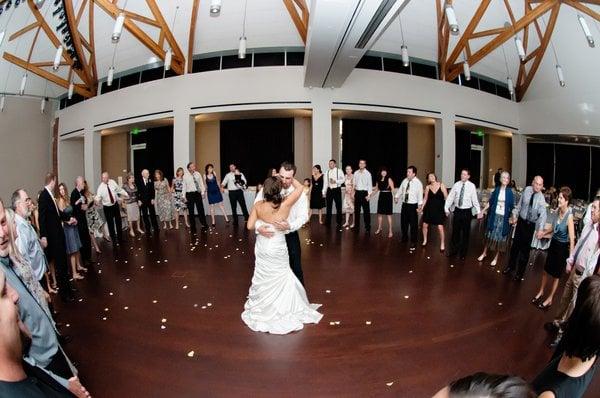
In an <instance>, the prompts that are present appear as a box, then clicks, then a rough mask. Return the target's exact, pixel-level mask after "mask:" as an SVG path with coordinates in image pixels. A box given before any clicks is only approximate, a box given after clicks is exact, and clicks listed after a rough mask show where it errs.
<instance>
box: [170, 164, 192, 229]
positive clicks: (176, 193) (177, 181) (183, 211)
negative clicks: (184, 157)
mask: <svg viewBox="0 0 600 398" xmlns="http://www.w3.org/2000/svg"><path fill="white" fill-rule="evenodd" d="M171 192H172V193H173V205H174V206H175V229H179V217H180V216H182V215H183V219H184V220H185V226H186V227H188V228H189V227H190V223H189V221H188V209H187V205H186V204H185V196H184V195H183V167H179V168H178V169H177V171H176V172H175V178H173V184H172V185H171Z"/></svg>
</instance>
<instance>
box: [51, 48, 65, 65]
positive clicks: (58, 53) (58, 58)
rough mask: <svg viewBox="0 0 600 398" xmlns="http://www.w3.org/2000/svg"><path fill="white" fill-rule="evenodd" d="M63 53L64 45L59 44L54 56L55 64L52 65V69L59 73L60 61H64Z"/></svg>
mask: <svg viewBox="0 0 600 398" xmlns="http://www.w3.org/2000/svg"><path fill="white" fill-rule="evenodd" d="M62 53H63V46H62V44H59V45H58V47H57V48H56V54H54V63H53V64H52V69H53V70H55V71H57V70H58V67H59V66H60V61H61V59H62Z"/></svg>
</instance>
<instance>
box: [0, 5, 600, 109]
mask: <svg viewBox="0 0 600 398" xmlns="http://www.w3.org/2000/svg"><path fill="white" fill-rule="evenodd" d="M25 1H26V0H23V2H22V3H24V2H25ZM81 1H82V0H73V3H74V5H75V8H76V9H77V8H78V5H79V4H80V3H81ZM313 1H318V0H313ZM509 1H510V4H511V5H512V8H513V10H514V13H515V17H516V18H519V17H521V16H522V15H523V9H524V6H523V3H524V1H523V0H509ZM157 2H158V4H159V7H160V9H161V11H162V12H163V15H164V17H165V20H166V21H167V22H168V23H169V24H171V23H172V21H173V16H174V15H175V9H176V7H177V6H178V7H179V10H178V12H177V19H176V23H175V28H174V29H173V30H174V35H175V38H176V39H177V42H178V43H179V46H180V48H181V50H182V51H183V53H184V54H187V45H188V34H189V24H190V14H191V7H192V1H191V0H158V1H157ZM52 3H53V1H51V0H47V1H46V2H45V4H44V6H43V8H42V10H41V12H42V14H45V15H46V18H47V20H49V21H50V26H51V27H52V28H54V26H56V25H57V24H58V22H57V20H52V15H51V12H52V10H53V9H54V7H53V5H52ZM122 3H123V1H122V0H121V2H120V3H119V4H122ZM209 3H210V2H209V1H208V0H202V1H200V11H199V14H198V21H197V28H196V33H195V45H194V53H195V54H200V53H207V52H216V51H226V50H235V49H236V48H237V43H238V38H239V36H240V35H241V31H242V21H243V14H244V1H243V0H223V7H222V11H221V15H220V16H219V17H216V18H215V17H210V16H209V10H208V7H209ZM435 3H436V0H412V1H411V2H410V3H409V4H408V5H407V6H406V8H405V9H404V10H403V11H402V14H401V18H402V23H403V28H404V36H405V40H406V44H407V45H408V48H409V52H410V55H411V56H413V57H418V58H422V59H427V60H431V61H434V62H435V61H437V29H436V24H437V21H436V12H435ZM479 3H480V2H479V1H477V0H456V1H455V2H454V4H455V6H454V7H455V10H456V14H457V18H458V21H459V24H460V27H461V29H464V28H465V27H466V25H467V23H468V21H469V20H470V18H471V16H472V15H473V13H474V12H475V10H476V8H477V6H478V4H479ZM589 7H590V8H592V9H594V10H595V11H597V12H600V6H593V5H590V6H589ZM126 8H127V9H128V10H130V11H133V12H136V13H138V14H141V15H144V16H147V17H152V15H151V13H150V10H149V9H148V7H147V5H146V2H145V1H144V0H129V1H128V3H127V6H126ZM576 16H577V14H576V12H575V10H573V9H572V8H570V7H567V6H565V5H563V6H562V7H561V11H560V15H559V17H558V22H557V24H556V30H555V34H554V35H553V43H554V46H555V48H556V52H557V54H558V57H559V61H560V63H561V65H562V66H563V69H564V72H565V77H566V80H567V87H566V88H560V87H558V85H557V83H556V74H555V69H554V65H555V61H554V56H553V53H552V50H551V48H549V49H548V51H547V52H546V54H545V56H544V60H543V62H542V64H541V65H540V68H539V70H538V73H537V75H536V77H535V79H534V81H533V83H532V85H531V87H530V88H529V91H528V93H527V95H526V97H525V100H527V99H528V98H532V97H538V96H552V95H559V94H561V95H565V94H567V95H570V96H574V97H576V96H577V93H578V92H579V90H592V89H593V90H596V91H597V90H598V89H599V88H600V77H599V75H600V74H598V73H597V71H598V70H600V24H599V23H597V22H595V21H593V20H592V19H591V18H589V17H587V16H586V19H587V21H588V24H589V25H590V28H591V30H592V33H593V34H594V36H595V38H596V41H597V46H596V48H589V47H588V46H587V42H586V40H585V38H584V36H583V34H582V32H581V28H580V26H579V24H578V21H577V18H576ZM545 18H546V20H548V15H546V17H545ZM9 19H10V22H9ZM33 20H34V19H33V16H32V15H31V12H30V10H29V7H28V6H27V4H21V5H20V6H19V7H18V8H14V5H13V7H12V8H11V10H9V11H8V12H4V13H3V14H2V15H1V16H0V31H1V30H4V29H6V32H7V35H6V36H7V37H5V39H4V41H3V43H2V46H1V47H0V53H4V52H5V51H7V52H10V53H13V54H15V55H17V56H19V57H21V58H27V53H28V51H29V47H30V44H31V42H32V40H33V37H34V34H35V30H32V31H30V32H28V33H27V34H25V35H23V36H21V37H20V38H19V39H17V40H14V41H12V42H9V41H8V36H10V34H12V33H14V32H16V31H18V30H19V29H21V28H23V27H24V26H26V25H27V24H29V23H31V22H33ZM83 20H84V21H83V22H82V23H81V26H80V30H81V31H82V32H84V34H85V32H87V23H86V22H85V21H86V20H87V12H86V13H85V14H84V17H83ZM506 20H508V14H507V12H506V10H505V8H504V4H503V1H502V0H494V1H492V4H491V5H490V6H489V9H488V11H487V13H486V15H485V16H484V18H483V19H482V21H481V23H480V26H479V28H478V29H477V30H484V29H489V28H496V27H501V26H502V25H503V24H504V22H505V21H506ZM7 24H8V26H7ZM113 24H114V20H113V19H112V18H111V17H109V16H108V15H107V14H106V13H105V12H104V11H103V10H101V9H100V8H99V7H96V8H95V45H96V60H97V64H98V74H99V77H100V78H102V77H104V76H105V75H106V72H107V70H108V68H109V66H110V64H111V60H112V54H113V50H114V45H113V44H112V43H111V41H110V33H111V32H112V27H113ZM139 26H140V27H143V29H144V30H145V31H146V32H147V33H148V34H149V35H150V36H151V37H153V38H155V39H156V38H157V36H158V33H157V30H156V29H154V28H152V27H148V26H146V25H144V24H139ZM246 37H247V38H248V48H261V47H297V46H303V43H302V41H301V39H300V36H299V34H298V32H297V31H296V28H295V26H294V24H293V23H292V21H291V18H290V16H289V14H288V12H287V10H286V8H285V6H284V4H283V1H282V0H248V8H247V19H246ZM530 38H532V39H533V40H534V41H533V42H530V46H529V48H535V46H537V44H538V43H537V35H535V34H530ZM457 40H458V38H457V37H455V36H452V38H451V44H450V49H452V47H453V46H454V44H455V43H456V41H457ZM485 40H489V38H488V39H480V40H476V41H471V47H472V50H473V51H476V50H477V49H478V48H479V47H480V46H481V45H482V43H484V42H485ZM401 43H402V40H401V35H400V28H399V24H398V23H397V22H395V23H392V24H391V26H390V27H389V29H388V30H387V31H386V32H384V33H383V35H382V36H381V38H380V39H379V40H378V42H377V43H375V45H374V46H373V48H371V50H374V51H382V52H388V53H399V50H400V45H401ZM504 49H505V52H506V57H507V59H508V66H509V74H510V75H511V76H512V77H513V80H516V73H517V66H518V57H517V54H516V50H515V46H514V42H513V41H512V40H509V41H508V42H506V43H505V44H504ZM54 52H55V49H54V48H53V47H52V46H51V44H50V42H49V40H48V39H46V38H45V36H44V35H43V32H42V33H40V37H39V38H38V42H37V44H36V47H35V50H34V52H33V54H32V62H36V61H51V60H52V59H53V57H54ZM152 57H153V54H152V53H151V52H150V50H148V49H147V48H146V47H144V46H143V45H142V44H141V43H140V42H139V41H138V40H137V39H135V38H134V37H133V36H132V35H131V34H129V32H127V30H124V31H123V36H122V38H121V41H120V43H119V44H118V47H117V56H116V69H117V72H119V71H124V70H127V69H131V68H134V67H137V66H141V65H144V64H147V63H150V62H152V61H153V60H155V59H153V58H152ZM472 70H473V71H474V72H477V73H480V74H483V75H486V76H489V77H492V78H495V79H497V80H500V81H505V80H506V75H507V71H506V64H505V62H504V56H503V53H502V47H500V48H498V49H496V50H495V51H494V52H493V53H492V54H490V55H489V56H488V57H486V58H485V59H483V60H482V61H480V62H479V63H478V64H476V65H474V66H473V67H472ZM23 72H24V71H23V70H22V69H21V68H19V67H17V66H14V65H12V66H11V64H9V63H8V62H6V61H4V60H3V59H2V60H1V61H0V92H16V91H18V89H19V85H20V81H21V77H22V75H23ZM60 73H61V74H62V75H63V76H64V77H66V74H67V70H66V68H65V67H62V68H61V71H60ZM561 90H563V91H561ZM44 92H45V93H46V95H48V96H51V97H56V96H59V95H61V94H63V93H64V92H65V90H64V89H63V88H62V87H59V86H56V85H54V84H51V83H49V84H46V82H45V80H43V79H41V78H38V77H37V76H35V75H33V74H31V73H30V74H29V80H28V85H27V89H26V93H28V94H35V95H43V94H44Z"/></svg>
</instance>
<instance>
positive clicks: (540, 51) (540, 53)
mask: <svg viewBox="0 0 600 398" xmlns="http://www.w3.org/2000/svg"><path fill="white" fill-rule="evenodd" d="M559 11H560V3H559V2H556V4H555V5H554V7H553V8H552V11H551V13H550V18H549V20H548V26H547V27H546V31H545V32H544V36H543V39H542V42H541V43H540V46H539V47H538V48H537V49H536V51H537V55H536V56H535V58H534V59H533V62H532V64H531V67H530V68H529V71H528V72H527V75H526V76H525V79H524V81H523V83H522V84H521V85H520V86H517V88H516V90H515V94H516V98H517V101H521V100H522V99H523V97H524V96H525V92H526V91H527V88H529V85H530V84H531V82H532V80H533V77H534V76H535V73H536V72H537V70H538V68H539V66H540V64H541V62H542V58H543V57H544V53H545V52H546V49H547V48H548V44H549V43H550V38H551V37H552V33H553V32H554V27H555V26H556V20H557V19H558V13H559Z"/></svg>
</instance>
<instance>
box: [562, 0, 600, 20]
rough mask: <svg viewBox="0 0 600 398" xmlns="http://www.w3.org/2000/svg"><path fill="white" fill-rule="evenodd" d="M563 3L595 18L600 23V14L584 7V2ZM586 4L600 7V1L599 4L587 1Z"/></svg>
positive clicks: (564, 1) (569, 1) (566, 1)
mask: <svg viewBox="0 0 600 398" xmlns="http://www.w3.org/2000/svg"><path fill="white" fill-rule="evenodd" d="M563 3H565V4H566V5H569V6H571V7H573V8H574V9H576V10H578V11H580V12H582V13H584V14H587V15H589V16H590V17H592V18H594V19H595V20H596V21H598V22H600V13H598V12H596V11H594V10H592V9H591V8H589V7H587V6H584V5H583V4H581V3H583V1H581V2H577V1H573V0H563ZM586 3H590V4H597V5H600V0H599V1H598V2H591V1H587V2H586Z"/></svg>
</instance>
